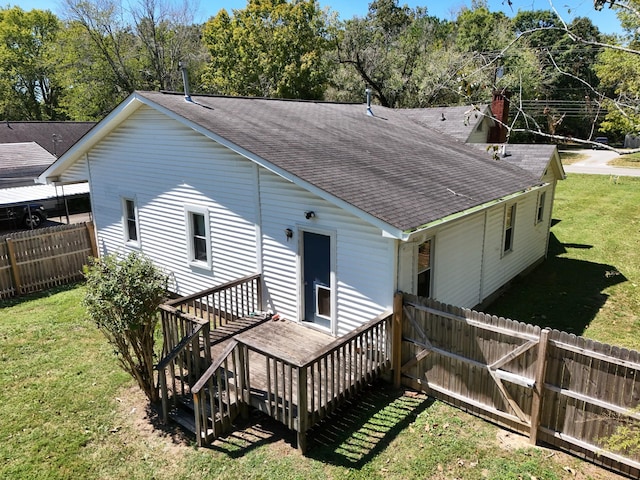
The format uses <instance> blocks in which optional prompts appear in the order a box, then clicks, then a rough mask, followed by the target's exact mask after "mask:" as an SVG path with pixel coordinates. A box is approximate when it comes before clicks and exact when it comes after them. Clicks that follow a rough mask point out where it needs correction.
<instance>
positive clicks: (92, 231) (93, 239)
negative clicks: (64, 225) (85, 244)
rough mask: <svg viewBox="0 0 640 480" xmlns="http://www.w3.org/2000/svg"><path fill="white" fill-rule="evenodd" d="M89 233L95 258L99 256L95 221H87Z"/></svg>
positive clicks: (92, 253)
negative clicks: (94, 226)
mask: <svg viewBox="0 0 640 480" xmlns="http://www.w3.org/2000/svg"><path fill="white" fill-rule="evenodd" d="M85 225H86V226H87V233H88V234H89V243H90V244H91V256H92V257H93V258H97V257H98V245H97V243H96V231H95V229H94V228H93V222H87V223H86V224H85Z"/></svg>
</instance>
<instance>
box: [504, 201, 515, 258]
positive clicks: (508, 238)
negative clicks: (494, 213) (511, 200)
mask: <svg viewBox="0 0 640 480" xmlns="http://www.w3.org/2000/svg"><path fill="white" fill-rule="evenodd" d="M515 219H516V205H515V204H513V205H510V206H508V207H507V211H506V213H505V218H504V247H503V250H502V251H503V252H504V253H507V252H510V251H511V250H513V226H514V222H515Z"/></svg>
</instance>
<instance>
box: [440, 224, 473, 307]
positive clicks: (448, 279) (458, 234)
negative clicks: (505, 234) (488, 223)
mask: <svg viewBox="0 0 640 480" xmlns="http://www.w3.org/2000/svg"><path fill="white" fill-rule="evenodd" d="M435 240H436V244H435V254H434V258H433V269H434V277H433V278H434V281H433V287H432V295H433V296H434V297H435V298H437V299H438V300H439V301H441V302H445V303H450V304H452V305H462V306H472V305H476V304H477V303H479V301H478V297H479V293H480V292H479V286H480V284H481V281H482V248H483V241H484V215H483V214H476V215H473V216H471V217H467V218H465V219H462V220H459V221H457V222H456V223H455V224H453V225H451V226H450V227H448V228H443V229H441V230H439V231H438V232H437V234H436V236H435Z"/></svg>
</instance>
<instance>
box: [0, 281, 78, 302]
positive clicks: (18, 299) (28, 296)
mask: <svg viewBox="0 0 640 480" xmlns="http://www.w3.org/2000/svg"><path fill="white" fill-rule="evenodd" d="M82 284H84V281H83V280H80V281H78V282H73V283H69V284H67V285H61V286H59V287H53V288H50V289H48V290H43V291H40V292H34V293H28V294H26V295H20V296H19V297H11V298H6V299H3V300H0V308H5V307H13V306H15V305H20V304H21V303H25V302H30V301H32V300H39V299H42V298H47V297H51V296H53V295H55V294H57V293H60V292H67V291H69V290H74V289H76V288H78V286H79V285H82Z"/></svg>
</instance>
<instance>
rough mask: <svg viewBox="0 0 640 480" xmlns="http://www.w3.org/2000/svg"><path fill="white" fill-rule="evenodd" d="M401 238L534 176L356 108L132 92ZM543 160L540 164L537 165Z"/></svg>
mask: <svg viewBox="0 0 640 480" xmlns="http://www.w3.org/2000/svg"><path fill="white" fill-rule="evenodd" d="M137 95H139V96H140V97H142V98H143V99H146V100H147V101H150V102H152V104H153V103H154V104H156V105H159V106H161V107H164V108H166V109H168V110H170V111H171V112H173V113H174V114H176V115H178V116H180V117H183V118H184V119H186V120H188V121H190V122H193V123H194V124H196V125H197V126H198V127H199V128H201V129H205V130H207V131H209V132H212V133H214V134H215V135H218V136H221V137H223V138H224V139H226V140H227V141H229V142H231V143H232V144H235V145H237V146H239V147H241V148H242V149H244V150H247V151H249V152H251V153H252V154H253V155H255V156H257V157H259V158H261V159H263V160H265V161H267V162H270V163H271V164H273V165H275V166H277V167H278V168H281V169H283V170H285V171H286V172H289V173H290V174H292V175H294V176H296V177H298V178H300V179H302V180H304V181H306V182H308V183H311V184H312V185H314V186H316V187H317V188H320V189H322V190H323V191H325V192H327V193H329V194H330V195H332V196H334V197H337V198H339V199H341V200H343V201H345V202H348V203H349V204H351V205H353V206H355V207H356V208H358V209H360V210H362V211H364V212H366V213H368V214H370V215H372V216H374V217H376V218H378V219H380V220H382V221H384V222H386V223H388V224H389V225H391V226H393V227H395V228H398V229H400V230H403V231H408V230H412V229H415V228H417V227H419V226H421V225H424V224H427V223H429V222H432V221H435V220H438V219H441V218H443V217H447V216H449V215H452V214H455V213H458V212H461V211H464V210H467V209H469V208H472V207H475V206H478V205H481V204H484V203H487V202H490V201H494V200H497V199H499V198H502V197H504V196H507V195H510V194H513V193H516V192H519V191H523V190H525V189H528V188H530V187H533V186H535V185H539V184H540V177H539V176H536V175H533V174H531V173H530V172H528V171H526V170H523V169H521V168H519V167H517V166H514V165H511V164H509V163H505V162H496V161H495V160H492V159H491V158H489V156H488V155H487V154H486V153H482V152H480V151H479V150H477V149H475V148H473V147H470V146H468V145H465V144H463V143H459V142H455V141H452V139H451V138H449V137H443V135H441V134H440V133H439V132H437V131H435V130H433V129H430V128H426V127H425V126H423V125H421V124H419V123H416V121H414V120H413V119H412V118H410V116H409V115H407V114H406V111H403V110H393V109H387V108H383V107H379V106H376V107H374V108H373V111H374V116H373V117H371V116H368V115H366V108H365V106H363V105H354V104H335V103H321V102H302V101H286V100H268V99H259V98H238V97H235V98H234V97H215V96H192V98H193V101H194V103H190V102H187V101H185V99H184V97H183V96H182V95H179V94H169V93H161V92H137ZM547 161H548V158H547Z"/></svg>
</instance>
